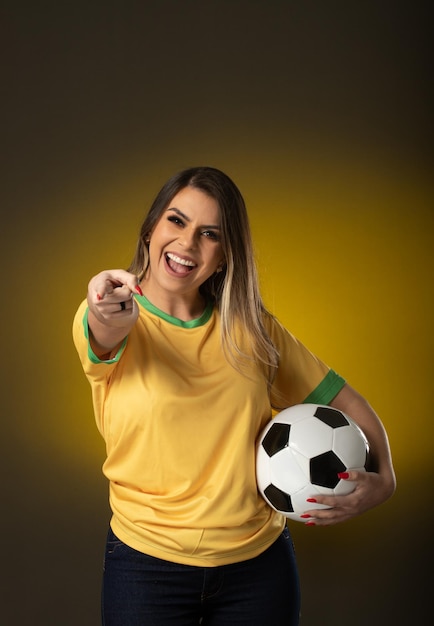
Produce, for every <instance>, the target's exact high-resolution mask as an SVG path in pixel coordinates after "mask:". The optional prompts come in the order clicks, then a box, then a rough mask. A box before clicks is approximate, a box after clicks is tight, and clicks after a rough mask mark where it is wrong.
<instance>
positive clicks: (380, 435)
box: [306, 384, 396, 526]
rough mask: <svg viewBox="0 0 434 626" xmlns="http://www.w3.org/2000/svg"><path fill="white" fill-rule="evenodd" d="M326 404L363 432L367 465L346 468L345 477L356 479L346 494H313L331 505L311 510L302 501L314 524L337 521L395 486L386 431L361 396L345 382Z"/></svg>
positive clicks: (361, 510)
mask: <svg viewBox="0 0 434 626" xmlns="http://www.w3.org/2000/svg"><path fill="white" fill-rule="evenodd" d="M330 406H332V407H334V408H336V409H339V410H341V411H342V412H343V413H346V414H347V415H348V416H349V417H351V418H352V419H353V420H354V421H355V422H356V423H357V424H358V425H359V426H360V428H361V429H362V430H363V432H364V433H365V435H366V438H367V439H368V442H369V447H370V467H369V471H368V472H357V471H354V470H350V471H349V472H347V474H348V476H347V480H351V481H354V482H355V483H356V487H355V489H354V491H353V492H352V493H350V494H348V495H346V496H318V495H317V496H315V500H316V501H317V502H319V503H321V504H327V505H328V506H330V507H332V508H330V509H319V510H311V509H308V508H307V507H308V506H309V505H308V504H307V505H306V513H309V514H310V516H311V518H312V519H311V520H310V522H311V523H312V522H314V523H315V524H316V525H318V526H324V525H328V524H337V523H338V522H343V521H346V520H348V519H350V518H352V517H355V516H356V515H360V514H361V513H364V512H365V511H367V510H368V509H371V508H373V507H375V506H378V505H379V504H381V503H382V502H384V501H386V500H387V499H388V498H390V496H391V495H392V494H393V493H394V491H395V487H396V479H395V472H394V470H393V464H392V457H391V453H390V447H389V442H388V438H387V433H386V431H385V428H384V426H383V424H382V422H381V420H380V419H379V417H378V416H377V414H376V413H375V411H374V410H373V409H372V407H371V406H370V405H369V403H368V402H367V401H366V400H365V398H364V397H363V396H361V395H360V394H359V393H358V392H357V391H356V390H355V389H353V388H352V387H350V385H348V384H346V385H345V386H344V387H343V388H342V389H341V391H340V392H339V393H338V394H337V396H336V397H335V398H334V399H333V401H332V402H331V403H330Z"/></svg>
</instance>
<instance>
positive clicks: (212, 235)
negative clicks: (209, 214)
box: [202, 230, 220, 241]
mask: <svg viewBox="0 0 434 626" xmlns="http://www.w3.org/2000/svg"><path fill="white" fill-rule="evenodd" d="M202 235H204V236H205V237H209V239H214V240H215V241H219V239H220V237H219V235H218V234H217V233H216V232H215V231H214V230H204V231H202Z"/></svg>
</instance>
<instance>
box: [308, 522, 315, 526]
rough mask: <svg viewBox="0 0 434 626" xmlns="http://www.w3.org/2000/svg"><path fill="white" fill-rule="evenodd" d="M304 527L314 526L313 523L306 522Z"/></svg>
mask: <svg viewBox="0 0 434 626" xmlns="http://www.w3.org/2000/svg"><path fill="white" fill-rule="evenodd" d="M305 526H316V524H315V522H306V523H305Z"/></svg>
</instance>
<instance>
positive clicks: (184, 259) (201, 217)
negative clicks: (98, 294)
mask: <svg viewBox="0 0 434 626" xmlns="http://www.w3.org/2000/svg"><path fill="white" fill-rule="evenodd" d="M146 241H147V245H148V252H149V264H148V266H147V268H146V271H145V274H144V276H143V278H142V280H141V283H140V286H141V288H142V291H143V293H144V295H146V296H147V298H148V299H149V300H150V301H151V302H152V303H153V304H154V305H155V306H157V307H159V308H161V309H165V310H166V312H168V313H169V314H170V315H172V316H173V317H178V318H179V319H182V320H184V321H187V320H191V319H194V318H196V317H199V315H200V314H201V313H202V312H203V310H204V308H205V305H206V297H205V296H204V295H203V294H202V293H201V291H200V286H201V285H202V284H203V283H205V282H206V281H207V280H208V279H209V278H210V277H211V276H212V275H213V274H214V273H216V272H217V271H218V269H219V268H221V267H222V265H223V263H224V255H223V250H222V246H221V243H220V209H219V205H218V204H217V201H216V200H215V199H214V198H213V197H211V196H209V195H207V194H206V193H204V192H203V191H201V190H200V189H196V188H194V187H191V186H188V187H185V188H184V189H181V190H180V191H179V192H178V193H177V194H176V195H175V196H174V198H173V199H172V202H171V203H170V206H169V207H168V208H167V209H166V210H165V211H164V213H163V214H162V215H161V217H160V218H159V219H158V221H157V222H156V224H155V225H154V227H153V228H152V230H150V231H149V232H148V233H147V235H146Z"/></svg>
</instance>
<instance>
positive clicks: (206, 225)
mask: <svg viewBox="0 0 434 626" xmlns="http://www.w3.org/2000/svg"><path fill="white" fill-rule="evenodd" d="M166 210H167V211H173V212H174V213H176V214H177V215H179V217H182V218H183V219H184V220H185V221H186V222H191V219H190V218H189V217H188V215H186V214H185V213H183V212H182V211H180V210H179V209H177V208H176V207H173V206H171V207H169V208H168V209H166ZM201 228H212V229H214V230H220V226H219V225H218V224H204V225H203V226H201Z"/></svg>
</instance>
